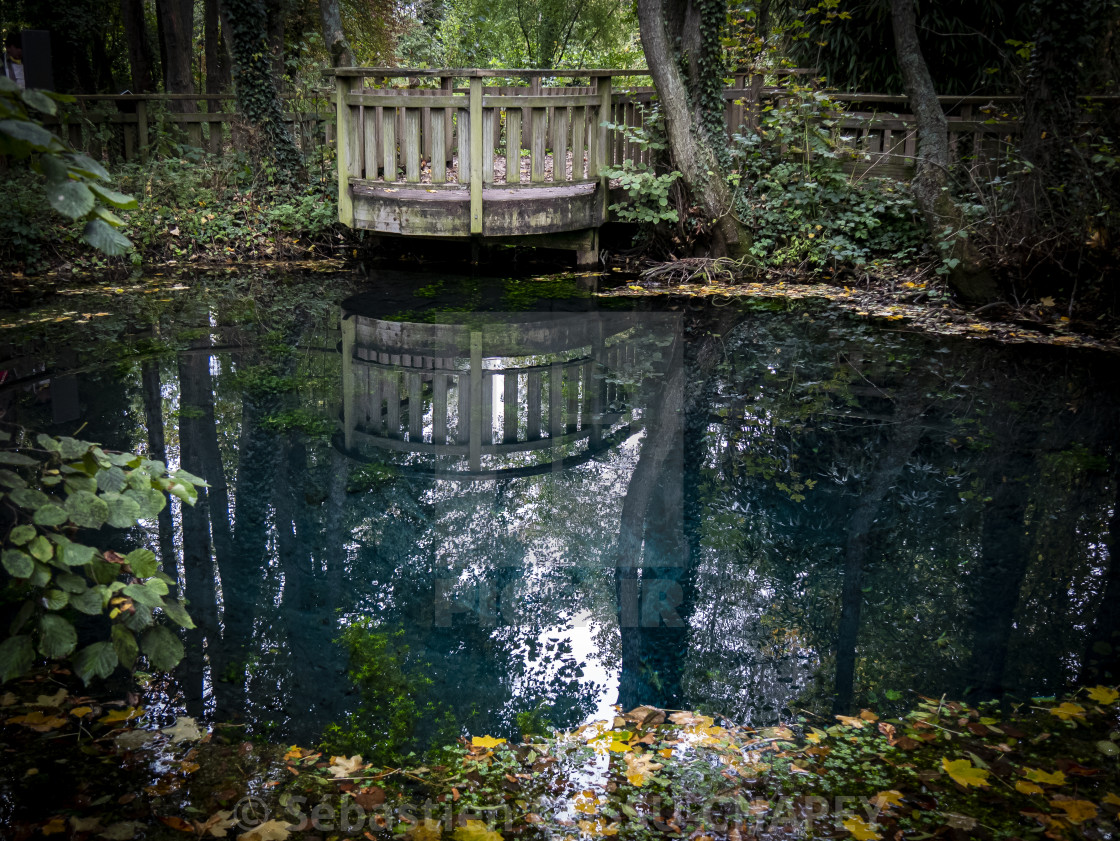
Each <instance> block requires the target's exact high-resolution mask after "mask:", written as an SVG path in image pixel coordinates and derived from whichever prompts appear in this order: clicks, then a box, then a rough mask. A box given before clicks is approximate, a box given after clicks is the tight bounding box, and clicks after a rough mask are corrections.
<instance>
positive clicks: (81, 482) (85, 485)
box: [66, 473, 108, 513]
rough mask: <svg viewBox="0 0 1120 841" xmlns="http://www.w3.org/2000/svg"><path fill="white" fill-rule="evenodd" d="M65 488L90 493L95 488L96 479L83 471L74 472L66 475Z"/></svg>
mask: <svg viewBox="0 0 1120 841" xmlns="http://www.w3.org/2000/svg"><path fill="white" fill-rule="evenodd" d="M66 489H67V490H68V491H70V492H71V493H73V492H74V491H90V492H91V493H92V492H95V491H96V490H97V480H96V479H94V478H93V477H92V476H87V475H86V474H85V473H75V474H72V475H70V476H67V477H66ZM106 513H108V512H106Z"/></svg>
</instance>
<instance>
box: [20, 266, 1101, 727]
mask: <svg viewBox="0 0 1120 841" xmlns="http://www.w3.org/2000/svg"><path fill="white" fill-rule="evenodd" d="M190 283H191V287H192V288H190V289H178V290H169V289H168V288H167V284H163V285H162V286H159V287H156V286H153V287H148V288H138V289H133V290H128V289H125V290H124V291H122V292H121V293H107V294H105V295H104V296H101V295H100V293H96V294H95V293H91V294H87V295H84V296H75V297H74V298H70V299H66V301H64V303H63V305H61V306H59V307H54V308H51V309H50V310H44V311H43V312H42V313H41V314H40V315H38V316H36V317H34V318H33V319H30V321H32V322H34V323H29V324H28V323H24V324H22V325H20V326H9V327H8V328H6V329H4V331H3V335H2V336H0V340H3V341H5V342H7V344H8V357H9V359H11V360H13V361H11V362H9V363H8V365H7V368H8V373H7V374H6V375H5V376H6V377H7V379H6V381H5V383H4V385H3V386H2V389H3V390H2V391H0V406H2V407H3V411H4V413H5V414H4V417H5V419H6V420H9V421H16V422H19V423H22V424H25V425H26V426H28V427H32V428H34V429H36V430H44V431H48V432H52V433H55V434H73V433H74V432H75V430H77V429H78V428H79V427H82V429H81V432H80V437H83V438H87V439H90V440H96V441H100V442H102V443H103V444H104V445H106V446H108V447H113V448H119V449H126V450H137V451H145V452H150V453H154V454H157V455H158V454H159V453H160V452H161V451H162V452H163V454H164V455H165V456H166V458H167V459H168V460H169V461H170V462H171V463H173V464H178V465H181V466H182V467H185V468H186V469H188V470H190V471H191V472H194V473H196V474H199V475H201V476H203V477H205V478H206V479H207V480H208V481H209V482H210V484H211V488H210V489H209V491H208V492H207V493H206V495H205V497H204V498H203V499H201V500H200V503H199V505H198V506H197V507H196V508H194V509H189V508H187V509H183V508H181V507H180V506H179V505H178V504H176V505H175V506H173V507H172V508H171V509H169V510H168V512H167V515H166V517H165V519H163V520H161V521H160V522H158V523H152V524H151V527H150V529H149V530H148V531H147V532H144V533H140V532H139V531H138V532H135V533H132V534H127V535H121V534H119V533H118V534H115V535H109V534H106V535H103V536H102V544H100V545H110V544H111V543H116V544H120V546H121V547H122V548H125V547H127V546H131V545H136V544H145V545H148V546H150V547H151V548H152V549H153V550H155V551H156V552H157V554H158V555H159V556H160V557H161V559H162V561H163V564H164V566H165V568H166V569H168V570H169V571H171V572H172V574H177V576H178V579H179V581H180V582H181V586H182V588H183V590H184V591H185V593H186V596H187V598H188V599H189V600H190V610H191V613H192V615H193V616H194V618H195V621H196V622H197V623H198V626H199V627H198V629H197V630H195V631H191V632H187V633H186V635H185V642H186V645H187V652H188V653H187V658H186V660H185V661H184V663H183V664H182V665H181V666H180V668H179V670H178V671H177V672H176V673H175V674H174V675H173V676H172V677H171V678H170V679H168V680H167V681H166V682H161V683H156V684H155V685H153V687H152V691H153V695H154V697H155V699H156V701H155V703H157V705H158V704H160V703H162V704H163V709H164V710H165V711H166V712H168V713H170V712H171V711H172V710H173V709H178V710H182V711H185V712H186V714H189V715H194V716H200V717H205V718H209V719H220V720H240V721H244V722H245V723H246V724H247V726H248V730H249V732H255V733H265V734H272V735H275V736H277V737H278V738H284V739H288V740H294V741H307V740H310V739H313V738H315V737H316V736H317V735H318V734H319V733H320V732H321V731H322V729H323V728H324V727H325V726H326V725H328V724H329V723H330V722H338V721H343V720H344V719H345V718H346V716H347V715H348V714H350V713H353V712H354V711H355V710H357V708H358V707H359V706H360V705H361V703H362V699H363V697H365V698H366V705H367V707H369V706H370V705H371V704H372V705H373V706H375V707H377V709H374V710H372V711H371V712H370V713H369V715H367V718H366V721H367V726H368V723H369V721H371V720H373V721H378V720H380V719H378V716H381V719H387V718H388V717H390V715H391V714H394V713H393V711H394V710H395V711H396V713H398V714H403V713H401V710H402V709H403V707H402V704H403V703H404V701H402V699H403V698H407V700H408V701H409V702H410V703H413V704H414V705H415V709H412V710H411V711H406V714H407V715H410V716H412V720H415V721H417V722H418V725H417V729H418V731H419V732H421V733H432V732H442V733H447V732H455V733H457V732H460V731H461V730H469V731H470V732H472V733H484V732H487V733H494V734H498V735H509V734H512V733H513V732H514V731H515V730H517V729H518V718H517V716H518V714H519V713H520V714H524V713H528V712H531V711H536V714H537V717H538V719H541V720H544V721H547V722H548V723H550V724H552V725H556V726H571V725H573V724H577V723H579V722H581V721H583V720H586V719H589V718H594V717H602V716H603V715H605V714H607V713H609V712H610V707H611V705H612V704H616V703H617V704H621V705H622V706H623V707H625V708H630V707H633V706H636V705H638V704H640V703H651V704H656V705H660V706H667V707H672V708H700V709H703V710H706V711H710V712H714V713H719V714H723V715H726V716H728V717H730V718H732V719H735V720H738V721H745V722H755V723H760V724H761V723H770V722H773V721H775V720H777V719H778V718H779V717H780V716H781V715H782V714H783V711H786V712H788V711H790V710H794V709H809V710H813V711H817V712H822V713H829V712H831V711H832V710H833V709H834V708H835V709H836V710H840V711H846V710H848V709H850V708H858V706H859V705H860V704H864V703H875V704H878V705H880V706H889V705H890V704H891V703H894V702H897V703H899V704H901V703H905V702H906V701H907V700H908V699H910V698H912V695H911V694H910V693H912V692H915V691H917V692H921V693H925V694H937V695H940V694H941V693H943V692H947V693H950V694H964V693H972V694H974V695H983V696H992V695H1000V694H1003V693H1012V694H1018V695H1032V694H1050V693H1053V692H1055V691H1058V690H1060V689H1061V688H1062V687H1064V686H1066V685H1068V684H1070V683H1072V682H1076V681H1078V680H1080V679H1094V680H1096V679H1098V677H1105V676H1107V674H1108V673H1109V670H1112V672H1113V673H1114V672H1115V661H1116V656H1115V655H1114V653H1113V652H1112V649H1111V640H1112V638H1113V635H1114V633H1115V631H1116V630H1117V629H1118V628H1120V611H1118V610H1117V601H1118V599H1120V570H1118V569H1115V568H1114V566H1120V565H1116V564H1112V563H1110V560H1111V558H1110V545H1111V546H1112V547H1113V548H1115V547H1116V546H1117V545H1118V535H1120V526H1118V525H1117V514H1116V498H1117V485H1118V482H1117V477H1118V468H1117V465H1118V463H1120V456H1118V453H1117V434H1116V433H1117V429H1118V424H1117V418H1118V401H1117V396H1118V390H1117V385H1118V383H1117V366H1116V363H1115V360H1114V359H1112V358H1108V357H1105V356H1102V355H1098V354H1095V353H1089V352H1083V351H1077V350H1073V349H1061V348H1035V347H1030V346H1026V345H1019V346H1014V347H999V346H997V345H995V344H992V343H985V342H977V341H963V340H960V339H948V338H932V337H927V336H921V335H917V334H913V333H910V332H906V330H905V328H903V327H900V326H899V324H898V323H894V322H892V323H891V324H890V325H889V326H884V325H874V324H868V323H866V322H864V321H860V320H856V319H853V318H850V317H847V316H844V315H842V314H840V313H839V312H837V311H834V310H832V309H829V308H828V307H827V306H825V305H819V306H818V305H810V304H806V303H804V302H799V303H798V304H797V305H796V306H792V307H789V308H787V307H785V306H782V305H779V306H776V307H763V306H761V305H759V304H757V303H756V304H753V305H751V304H727V302H726V301H720V302H719V303H720V304H722V306H712V305H707V304H705V305H700V304H696V303H691V304H690V303H686V302H683V301H675V302H674V301H669V300H662V301H660V302H659V303H657V304H652V303H650V302H649V301H648V300H646V301H642V306H640V307H636V306H635V305H634V304H633V302H626V303H618V302H603V301H601V300H599V299H596V298H594V297H591V296H590V294H589V293H588V289H589V288H591V287H592V286H593V285H594V284H595V283H596V279H595V278H578V277H569V278H563V277H550V278H542V279H530V280H518V281H503V280H483V279H468V278H455V277H445V276H438V275H431V274H429V275H423V276H420V275H417V276H411V277H410V276H407V275H398V274H392V275H389V274H382V275H374V276H370V277H330V276H325V277H324V276H320V277H310V278H303V279H300V278H256V279H251V278H250V279H246V278H240V277H232V278H224V279H217V278H200V279H198V280H195V281H191V282H190ZM354 296H356V297H354ZM344 301H345V302H346V303H345V305H343V302H344ZM98 312H107V313H110V314H108V315H96V313H98ZM54 319H62V320H57V321H56V320H54ZM24 320H25V321H27V320H28V319H24ZM9 321H11V320H9ZM472 336H473V337H474V338H473V342H474V343H475V346H474V347H473V348H472ZM472 350H473V352H474V353H475V356H476V359H475V361H474V370H475V371H476V372H481V371H486V372H487V373H486V374H485V375H482V376H480V377H478V380H480V382H479V381H478V380H476V382H477V391H474V392H472V391H471V388H472V386H471V385H469V384H468V381H467V376H466V375H467V374H468V373H469V372H470V371H471V365H472V360H471V354H472ZM344 358H345V360H346V361H344ZM503 370H505V371H506V373H505V374H504V375H503V374H502V373H501V372H502V371H503ZM347 377H348V378H349V382H350V386H348V387H345V388H344V380H345V378H347ZM515 382H516V384H517V389H516V394H514V393H513V391H512V386H513V384H514V383H515ZM554 387H555V388H557V389H558V390H555V391H554V390H553V388H554ZM551 395H556V399H551ZM480 401H481V402H480ZM472 422H473V423H475V424H476V426H475V428H476V429H477V430H478V434H477V435H476V436H474V438H472V436H471V435H470V430H469V427H470V425H471V423H472ZM363 621H367V622H368V623H369V626H370V629H371V630H372V631H373V632H374V634H373V635H372V636H371V635H369V634H366V635H365V636H364V637H363V638H364V639H366V641H367V643H368V644H369V645H372V646H375V647H376V652H375V654H374V655H373V656H372V659H371V660H370V661H369V662H372V663H373V664H374V666H375V668H373V674H372V677H371V679H370V685H367V686H366V688H365V690H364V692H365V694H364V696H363V690H362V689H361V688H360V687H358V686H356V685H355V683H354V682H353V681H352V680H351V678H350V677H349V676H348V674H347V666H348V655H347V651H346V648H345V646H344V644H343V643H341V642H340V641H339V640H340V637H341V636H342V634H343V631H344V629H345V628H347V627H352V626H355V625H357V624H360V623H362V622H363ZM359 636H360V635H359ZM367 665H368V663H367ZM371 686H372V688H371ZM160 699H162V701H161V700H160ZM370 699H372V700H370ZM370 716H372V718H370ZM521 722H522V724H524V722H525V719H524V718H522V720H521ZM385 726H386V727H388V725H387V724H386V725H385Z"/></svg>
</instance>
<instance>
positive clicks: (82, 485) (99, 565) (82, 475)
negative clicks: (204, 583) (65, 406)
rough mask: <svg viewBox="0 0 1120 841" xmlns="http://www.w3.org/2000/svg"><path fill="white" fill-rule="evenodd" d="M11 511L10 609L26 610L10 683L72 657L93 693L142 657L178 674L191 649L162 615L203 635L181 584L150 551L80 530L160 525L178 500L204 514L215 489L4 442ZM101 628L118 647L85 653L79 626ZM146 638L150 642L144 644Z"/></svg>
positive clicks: (9, 656)
mask: <svg viewBox="0 0 1120 841" xmlns="http://www.w3.org/2000/svg"><path fill="white" fill-rule="evenodd" d="M0 440H2V441H4V442H6V448H5V449H3V450H0V465H4V466H3V467H2V468H0V487H2V488H3V490H2V491H0V504H2V505H3V510H4V513H5V515H6V519H7V521H8V523H9V524H10V529H9V530H8V533H7V539H6V540H5V541H4V544H3V547H4V548H3V552H2V554H0V563H2V565H3V568H4V574H3V576H2V578H3V588H4V596H5V600H6V601H7V602H9V603H13V604H19V607H18V608H16V609H15V619H14V620H13V621H12V623H11V626H10V628H9V630H8V633H9V636H8V638H7V639H5V640H4V642H3V643H0V681H8V680H11V679H12V678H15V677H18V676H20V675H22V674H24V673H25V672H26V671H27V670H28V669H30V668H31V666H32V665H33V664H34V662H35V659H36V658H37V656H39V655H41V656H43V657H47V658H49V659H68V658H72V662H73V668H74V671H75V673H76V674H77V675H78V676H79V677H80V678H81V679H82V680H83V681H85V682H86V683H89V681H90V680H92V679H93V678H94V677H101V678H105V677H108V676H109V675H110V674H112V673H113V671H114V670H115V669H116V668H117V667H118V666H124V667H125V668H126V669H132V668H133V666H134V664H135V660H136V656H137V653H138V651H142V652H143V653H144V655H145V656H146V657H147V658H148V662H149V663H150V665H151V667H152V668H153V669H158V670H160V671H168V670H170V669H173V668H174V667H175V666H176V665H177V664H178V662H179V660H181V659H182V656H183V646H182V643H180V642H179V639H178V637H177V636H176V635H175V634H174V633H173V632H172V631H170V630H169V629H168V628H167V627H166V626H164V625H162V624H158V622H159V617H160V615H163V616H166V617H167V618H168V619H169V620H171V621H172V622H174V623H175V624H176V625H178V626H179V627H183V628H193V627H194V624H193V623H192V622H191V619H190V616H189V615H188V614H187V611H186V609H185V608H184V607H183V606H182V604H180V603H179V602H178V601H177V600H175V599H174V598H172V597H171V595H170V587H171V586H173V585H174V583H175V582H174V580H173V579H172V578H170V577H169V576H168V575H167V574H166V573H164V572H163V571H161V570H160V568H159V564H158V563H157V562H156V556H155V554H154V553H152V552H151V551H150V550H148V549H134V550H133V551H131V552H129V553H128V554H126V555H120V554H118V553H116V552H112V551H109V550H104V551H100V550H98V549H96V548H94V547H93V546H89V545H87V544H85V543H80V542H78V541H77V540H76V539H75V538H77V537H79V536H80V532H79V530H80V529H100V528H102V527H103V526H112V527H114V528H122V529H126V528H131V527H133V526H135V525H137V523H138V521H140V520H148V519H153V518H155V517H156V516H157V515H158V514H159V512H160V511H161V510H162V509H163V507H164V506H165V505H166V504H167V497H166V495H167V494H170V495H172V496H175V497H178V498H179V499H180V500H181V501H182V502H184V503H186V504H188V505H193V504H194V503H195V501H196V499H197V498H198V492H197V490H196V486H197V487H201V486H205V482H203V481H202V480H201V479H199V478H198V477H196V476H192V475H191V474H190V473H187V472H186V471H184V470H176V471H174V472H170V473H169V472H168V470H167V467H166V466H165V465H164V464H163V462H160V461H153V460H151V459H146V458H143V457H142V456H138V455H133V454H131V453H116V452H106V451H105V450H102V449H101V448H100V447H99V446H97V445H96V444H91V443H90V442H88V441H78V440H76V439H74V438H65V437H64V438H53V437H51V436H49V435H39V436H37V437H36V438H35V439H34V441H33V442H32V441H31V439H30V436H29V435H28V434H27V433H23V432H20V433H18V434H17V437H16V438H14V439H13V437H12V435H11V434H10V433H8V432H0ZM81 614H84V615H86V616H92V617H97V618H98V621H97V622H96V623H94V624H95V625H97V626H99V627H100V628H101V631H102V632H103V634H104V635H105V636H108V637H109V639H107V640H100V641H96V642H93V643H92V644H89V645H87V646H85V647H84V648H82V649H81V650H76V649H77V645H78V635H77V630H76V628H75V624H74V623H75V621H76V620H78V619H79V618H80V615H81ZM87 624H88V622H87ZM138 638H139V643H138V642H137V639H138Z"/></svg>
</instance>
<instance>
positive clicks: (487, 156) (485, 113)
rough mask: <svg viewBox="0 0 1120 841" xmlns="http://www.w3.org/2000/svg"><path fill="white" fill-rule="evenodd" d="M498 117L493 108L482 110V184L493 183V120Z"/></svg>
mask: <svg viewBox="0 0 1120 841" xmlns="http://www.w3.org/2000/svg"><path fill="white" fill-rule="evenodd" d="M498 116H499V114H498V112H497V111H496V110H495V109H493V108H483V109H482V183H483V184H484V185H486V184H493V183H494V120H495V118H497V117H498Z"/></svg>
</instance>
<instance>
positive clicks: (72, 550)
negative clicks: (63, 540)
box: [59, 543, 97, 567]
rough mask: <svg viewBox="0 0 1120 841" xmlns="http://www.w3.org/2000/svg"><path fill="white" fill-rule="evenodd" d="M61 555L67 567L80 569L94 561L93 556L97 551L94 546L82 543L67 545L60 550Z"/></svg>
mask: <svg viewBox="0 0 1120 841" xmlns="http://www.w3.org/2000/svg"><path fill="white" fill-rule="evenodd" d="M59 554H61V555H62V562H63V563H64V564H66V566H68V567H80V566H83V565H85V564H88V563H89V562H90V561H92V560H93V556H94V555H96V554H97V550H96V549H94V548H93V547H92V546H85V545H83V544H81V543H67V544H66V545H65V546H63V547H60V548H59Z"/></svg>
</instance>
